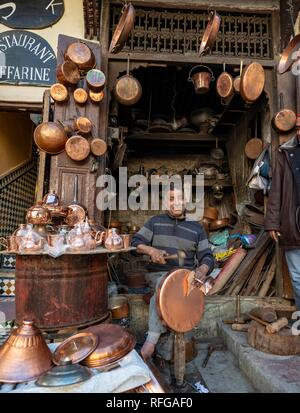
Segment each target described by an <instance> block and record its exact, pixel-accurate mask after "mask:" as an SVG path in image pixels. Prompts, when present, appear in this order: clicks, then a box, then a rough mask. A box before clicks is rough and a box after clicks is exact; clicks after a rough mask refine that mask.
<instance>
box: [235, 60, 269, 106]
mask: <svg viewBox="0 0 300 413" xmlns="http://www.w3.org/2000/svg"><path fill="white" fill-rule="evenodd" d="M265 81H266V74H265V71H264V68H263V67H262V65H261V64H260V63H257V62H253V63H250V64H249V65H248V66H246V67H245V68H244V70H243V72H242V76H241V84H240V93H241V96H242V98H243V99H244V101H245V102H246V103H248V104H251V103H253V102H255V101H256V100H257V99H258V98H259V97H260V95H261V94H262V92H263V90H264V87H265Z"/></svg>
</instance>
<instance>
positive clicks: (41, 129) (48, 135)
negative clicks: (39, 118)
mask: <svg viewBox="0 0 300 413" xmlns="http://www.w3.org/2000/svg"><path fill="white" fill-rule="evenodd" d="M34 141H35V143H36V145H37V147H38V148H39V149H40V150H42V151H44V152H47V153H49V154H50V155H56V154H58V153H61V152H63V151H64V149H65V145H66V142H67V135H66V133H65V131H64V128H63V127H62V126H61V125H60V124H58V123H56V122H44V123H41V124H40V125H39V126H38V127H37V128H36V129H35V131H34Z"/></svg>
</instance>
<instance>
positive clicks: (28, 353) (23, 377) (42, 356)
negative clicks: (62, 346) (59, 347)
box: [0, 321, 52, 383]
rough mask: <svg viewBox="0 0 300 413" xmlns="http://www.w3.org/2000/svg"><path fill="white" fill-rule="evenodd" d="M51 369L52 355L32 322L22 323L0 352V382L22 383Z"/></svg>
mask: <svg viewBox="0 0 300 413" xmlns="http://www.w3.org/2000/svg"><path fill="white" fill-rule="evenodd" d="M51 367H52V354H51V351H50V350H49V348H48V346H47V344H46V342H45V340H44V338H43V336H42V333H41V331H40V330H39V329H38V328H37V327H35V325H34V322H33V321H23V322H22V325H21V326H20V327H19V328H18V329H16V330H14V331H13V332H12V333H11V335H10V337H9V338H8V339H7V341H6V342H5V343H4V345H3V346H2V348H1V350H0V382H3V383H22V382H26V381H31V380H34V379H36V378H38V377H39V376H40V375H41V374H43V373H45V372H46V371H48V370H49V369H51Z"/></svg>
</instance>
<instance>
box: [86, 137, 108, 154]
mask: <svg viewBox="0 0 300 413" xmlns="http://www.w3.org/2000/svg"><path fill="white" fill-rule="evenodd" d="M90 145H91V152H92V154H93V155H95V156H102V155H104V154H105V153H106V152H107V143H106V142H105V141H104V140H103V139H100V138H94V139H92V140H91V142H90Z"/></svg>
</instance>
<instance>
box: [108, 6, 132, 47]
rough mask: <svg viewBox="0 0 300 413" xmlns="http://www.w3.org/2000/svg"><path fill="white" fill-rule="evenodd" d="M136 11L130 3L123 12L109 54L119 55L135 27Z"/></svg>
mask: <svg viewBox="0 0 300 413" xmlns="http://www.w3.org/2000/svg"><path fill="white" fill-rule="evenodd" d="M134 19H135V9H134V7H133V5H132V4H131V3H128V4H127V5H126V6H125V7H124V8H123V10H122V16H121V18H120V21H119V23H118V25H117V27H116V30H115V31H114V34H113V38H112V41H111V43H110V46H109V53H119V52H120V51H121V50H122V49H123V47H124V45H125V43H126V42H127V40H128V38H129V36H130V33H131V32H132V29H133V27H134Z"/></svg>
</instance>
